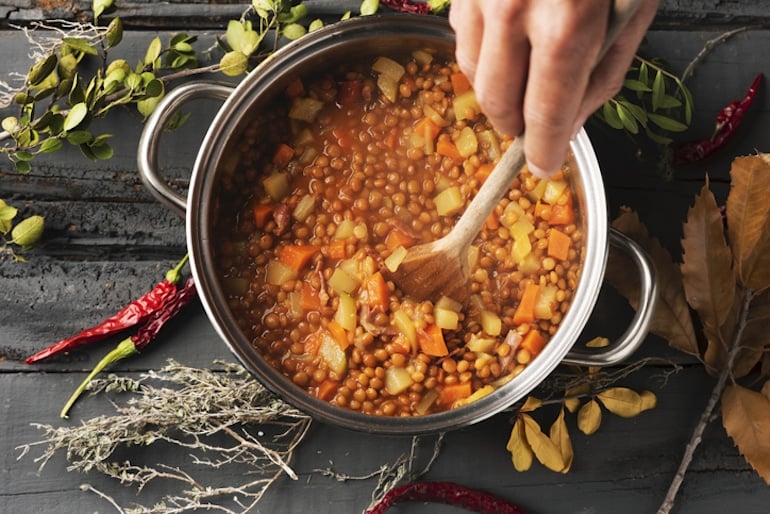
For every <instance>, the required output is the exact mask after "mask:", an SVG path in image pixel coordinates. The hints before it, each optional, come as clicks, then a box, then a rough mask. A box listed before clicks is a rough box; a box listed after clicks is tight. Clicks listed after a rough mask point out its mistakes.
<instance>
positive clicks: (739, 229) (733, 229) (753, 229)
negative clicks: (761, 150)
mask: <svg viewBox="0 0 770 514" xmlns="http://www.w3.org/2000/svg"><path fill="white" fill-rule="evenodd" d="M763 157H764V156H763V155H752V156H748V157H738V158H736V159H735V160H734V161H733V164H732V167H731V168H730V183H731V186H730V193H729V195H728V196H727V220H728V222H727V233H728V237H729V238H730V247H731V248H732V251H733V258H734V262H735V270H736V271H737V273H738V278H739V281H740V283H741V284H742V285H744V286H746V287H751V288H753V289H764V288H765V287H768V286H770V223H768V218H770V202H768V201H767V199H768V198H770V181H768V180H767V177H768V175H769V174H770V164H768V162H766V160H765V159H763Z"/></svg>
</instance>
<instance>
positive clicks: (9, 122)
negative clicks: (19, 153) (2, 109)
mask: <svg viewBox="0 0 770 514" xmlns="http://www.w3.org/2000/svg"><path fill="white" fill-rule="evenodd" d="M0 126H2V127H3V130H5V131H6V132H9V133H13V132H14V131H15V130H16V129H17V128H18V127H19V120H18V119H17V118H16V117H15V116H8V117H7V118H3V121H2V122H0Z"/></svg>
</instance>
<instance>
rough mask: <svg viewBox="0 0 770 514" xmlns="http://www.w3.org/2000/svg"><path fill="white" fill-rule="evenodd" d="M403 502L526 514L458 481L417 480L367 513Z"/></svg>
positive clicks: (375, 513)
mask: <svg viewBox="0 0 770 514" xmlns="http://www.w3.org/2000/svg"><path fill="white" fill-rule="evenodd" d="M401 502H432V503H443V504H444V505H453V506H456V507H461V508H464V509H466V510H470V511H472V512H479V513H481V514H526V512H525V511H524V510H522V509H521V508H519V507H517V506H516V505H513V504H512V503H509V502H507V501H506V500H503V499H502V498H499V497H497V496H493V495H491V494H489V493H485V492H483V491H478V490H476V489H471V488H468V487H465V486H462V485H459V484H456V483H454V482H414V483H411V484H406V485H402V486H400V487H396V488H395V489H392V490H390V491H389V492H388V493H386V494H385V496H384V497H383V498H382V499H381V500H380V501H379V502H378V503H377V505H375V506H374V507H372V508H371V509H369V510H367V511H366V512H365V513H364V514H384V513H385V511H387V510H388V508H390V507H391V506H392V505H394V504H396V503H401Z"/></svg>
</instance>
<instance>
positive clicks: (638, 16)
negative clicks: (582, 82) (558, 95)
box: [572, 0, 658, 136]
mask: <svg viewBox="0 0 770 514" xmlns="http://www.w3.org/2000/svg"><path fill="white" fill-rule="evenodd" d="M657 8H658V0H648V1H646V2H644V3H643V4H642V5H641V6H640V7H639V10H638V11H637V12H636V13H635V14H634V16H633V17H632V18H631V20H630V21H629V22H628V25H627V26H626V28H625V30H624V31H623V32H622V33H621V34H620V36H618V38H617V40H616V41H615V43H614V44H613V45H612V46H611V47H610V48H609V49H608V50H607V53H606V54H605V56H604V58H603V59H602V61H601V62H600V63H599V64H598V65H597V66H596V68H594V71H593V73H592V74H591V78H590V80H589V83H588V88H587V89H586V95H585V97H584V98H583V102H582V105H581V107H580V111H579V112H578V116H577V119H576V121H575V125H573V127H572V129H573V130H572V135H573V136H574V135H575V134H576V133H577V132H578V131H579V130H580V128H581V127H582V126H583V124H584V123H585V121H586V120H587V119H588V117H589V116H591V115H592V114H593V113H594V111H596V110H597V109H598V108H599V107H601V106H602V104H604V102H606V101H607V100H609V99H610V98H612V97H613V96H615V94H617V92H618V91H620V88H621V87H622V86H623V80H624V79H625V77H626V73H627V72H628V68H629V66H630V65H631V61H632V60H633V58H634V54H635V53H636V50H637V48H638V47H639V43H640V42H641V41H642V38H644V35H645V33H646V32H647V28H648V27H649V25H650V23H651V22H652V19H653V18H654V17H655V13H656V11H657Z"/></svg>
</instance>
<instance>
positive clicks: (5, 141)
mask: <svg viewBox="0 0 770 514" xmlns="http://www.w3.org/2000/svg"><path fill="white" fill-rule="evenodd" d="M92 6H93V12H94V24H93V25H91V24H85V25H83V24H78V25H77V26H76V27H74V28H72V29H71V30H69V31H63V30H61V29H59V30H58V31H56V32H58V33H59V34H60V35H61V37H60V38H58V39H57V40H55V41H54V42H52V43H50V44H48V45H47V46H46V45H45V44H42V43H40V42H35V41H33V42H34V46H35V47H37V48H38V49H39V50H40V52H39V53H40V54H41V55H39V56H38V58H37V59H36V61H35V63H34V64H33V65H32V67H31V68H30V69H29V71H28V72H27V74H26V75H25V77H24V82H23V84H22V85H21V86H20V87H18V88H16V89H15V90H9V91H7V92H6V93H5V94H4V95H2V96H4V97H5V98H6V99H8V102H7V103H13V104H16V105H17V106H18V109H19V112H18V114H17V115H13V116H7V117H5V118H4V119H3V120H2V121H1V122H0V125H1V126H2V130H3V131H2V132H0V153H4V154H6V155H7V156H8V157H9V159H10V160H11V162H12V163H13V164H14V166H15V168H16V170H17V171H19V172H20V173H28V172H29V171H30V170H31V161H32V160H33V159H34V157H35V156H37V155H39V154H45V153H53V152H56V151H58V150H60V149H61V148H62V147H63V146H64V144H65V143H69V144H70V145H73V146H77V147H79V148H80V150H81V152H82V153H83V154H84V155H85V156H86V157H87V158H89V159H91V160H106V159H110V158H111V157H112V155H113V149H112V147H111V145H110V139H111V137H112V134H108V133H99V132H98V131H96V130H95V129H94V123H93V122H94V120H96V119H98V118H103V117H105V116H107V115H108V114H109V113H110V112H112V111H113V110H114V109H116V108H118V107H123V106H129V105H132V106H134V107H135V108H136V110H137V111H138V112H139V114H141V115H142V116H143V117H144V118H146V117H147V116H149V115H150V114H151V113H152V111H153V110H154V109H155V107H156V106H157V105H158V103H159V102H160V100H161V99H162V98H163V96H164V94H165V84H167V83H168V82H169V81H171V80H174V79H178V78H181V77H185V76H190V75H195V74H203V73H214V72H222V73H224V74H225V75H227V76H230V77H235V76H238V75H241V74H243V73H245V72H247V71H248V70H249V69H250V68H251V67H253V65H254V64H256V63H257V62H259V61H260V60H261V59H263V58H264V57H265V56H266V55H267V54H269V53H270V52H272V51H274V50H275V48H276V46H277V45H278V42H279V39H280V38H281V37H285V38H287V39H296V38H298V37H301V36H302V35H304V34H305V33H306V32H307V31H312V30H317V29H318V28H320V27H322V26H323V22H322V21H321V20H313V21H312V22H311V23H310V24H309V25H308V27H307V28H305V26H303V25H301V24H300V21H301V20H303V19H304V18H305V17H306V16H307V12H308V10H307V7H306V6H305V5H304V4H301V3H300V4H297V5H292V3H291V2H289V1H282V0H253V1H252V2H251V6H250V7H249V8H248V9H247V10H246V11H245V12H244V14H243V16H242V17H241V19H239V20H231V21H230V22H229V23H228V26H227V31H226V33H225V35H224V38H218V39H217V44H218V47H219V49H220V51H221V53H222V57H221V59H220V60H219V62H217V63H216V64H212V65H209V66H200V65H199V57H198V53H196V50H195V48H194V44H195V43H196V41H197V38H196V37H195V36H190V35H188V34H185V33H179V34H176V35H174V36H173V37H171V38H170V40H169V41H168V43H167V44H165V45H164V43H163V41H162V40H161V39H160V38H159V37H156V38H155V39H153V40H152V41H151V42H150V43H149V45H148V47H147V50H146V52H145V56H144V58H143V59H142V60H140V61H139V62H138V63H137V64H136V65H134V66H132V65H131V64H129V63H128V62H127V61H126V60H124V59H114V60H111V59H110V58H109V53H110V52H111V51H112V50H113V49H114V48H115V47H116V46H118V45H119V44H120V43H121V41H122V39H123V25H122V22H121V20H120V18H119V17H115V18H113V19H112V20H111V21H110V22H109V24H108V25H107V27H106V28H105V27H100V26H98V21H99V17H100V16H101V15H102V14H103V13H105V12H107V11H108V10H109V9H110V8H111V7H112V0H95V1H94V2H93V4H92ZM348 15H349V14H348ZM348 15H346V17H347V16H348ZM36 28H38V29H42V30H46V29H49V28H51V27H49V26H47V25H45V24H42V23H41V24H38V25H37V27H36ZM26 32H27V36H28V38H30V39H31V40H33V39H34V34H33V32H34V30H33V31H26ZM271 33H272V34H273V40H272V42H271V44H270V45H267V44H266V41H265V40H266V38H267V36H268V34H271ZM94 60H96V61H97V62H98V66H97V69H96V71H95V73H89V72H88V71H87V69H88V68H87V66H86V65H87V64H91V65H92V64H93V61H94ZM6 89H8V88H7V87H6ZM0 103H2V102H1V101H0ZM184 121H185V120H184V119H183V118H181V117H180V118H179V119H176V120H172V124H173V125H175V126H178V125H180V124H181V123H183V122H184Z"/></svg>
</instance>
